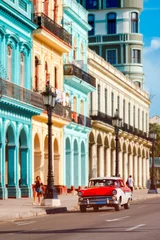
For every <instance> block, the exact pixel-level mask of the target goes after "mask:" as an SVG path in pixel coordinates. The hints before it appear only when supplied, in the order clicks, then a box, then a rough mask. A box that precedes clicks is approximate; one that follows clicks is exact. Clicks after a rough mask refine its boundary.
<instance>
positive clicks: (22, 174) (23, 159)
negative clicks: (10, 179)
mask: <svg viewBox="0 0 160 240" xmlns="http://www.w3.org/2000/svg"><path fill="white" fill-rule="evenodd" d="M29 169H30V166H29V163H28V142H27V136H26V132H25V130H24V129H22V130H21V132H20V135H19V163H18V170H19V171H18V172H19V176H18V179H19V185H20V187H21V196H22V197H27V196H29V195H30V194H29V191H28V177H29V176H28V175H29Z"/></svg>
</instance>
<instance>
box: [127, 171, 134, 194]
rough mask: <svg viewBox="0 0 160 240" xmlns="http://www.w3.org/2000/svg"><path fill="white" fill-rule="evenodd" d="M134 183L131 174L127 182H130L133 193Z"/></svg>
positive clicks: (129, 185)
mask: <svg viewBox="0 0 160 240" xmlns="http://www.w3.org/2000/svg"><path fill="white" fill-rule="evenodd" d="M133 183H134V180H133V178H132V176H131V175H130V176H129V178H128V179H127V184H128V187H129V188H130V189H131V192H132V193H133Z"/></svg>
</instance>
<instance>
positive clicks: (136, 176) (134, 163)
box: [133, 155, 138, 188]
mask: <svg viewBox="0 0 160 240" xmlns="http://www.w3.org/2000/svg"><path fill="white" fill-rule="evenodd" d="M133 158H134V161H133V165H134V167H133V168H134V169H133V180H134V187H135V188H138V172H137V164H138V160H137V155H134V157H133Z"/></svg>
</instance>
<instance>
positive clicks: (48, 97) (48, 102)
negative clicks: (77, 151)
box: [42, 81, 60, 206]
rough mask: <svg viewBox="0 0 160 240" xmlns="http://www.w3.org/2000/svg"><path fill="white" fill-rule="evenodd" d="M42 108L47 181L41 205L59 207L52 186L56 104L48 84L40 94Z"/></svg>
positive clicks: (48, 83)
mask: <svg viewBox="0 0 160 240" xmlns="http://www.w3.org/2000/svg"><path fill="white" fill-rule="evenodd" d="M42 98H43V103H44V106H45V107H46V110H47V115H48V122H47V125H48V179H47V187H46V191H45V194H44V199H43V201H42V205H45V206H60V200H59V199H58V196H57V192H56V189H55V186H54V176H53V164H52V112H53V109H54V107H55V104H56V93H55V92H52V89H51V86H50V82H49V81H48V82H47V84H46V89H45V91H44V92H42Z"/></svg>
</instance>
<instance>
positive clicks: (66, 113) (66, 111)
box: [53, 103, 71, 121]
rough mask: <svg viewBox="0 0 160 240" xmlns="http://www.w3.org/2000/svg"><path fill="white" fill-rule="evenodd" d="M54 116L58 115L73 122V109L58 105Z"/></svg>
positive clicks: (54, 110)
mask: <svg viewBox="0 0 160 240" xmlns="http://www.w3.org/2000/svg"><path fill="white" fill-rule="evenodd" d="M53 114H56V115H58V116H60V117H62V118H65V119H67V120H69V121H71V108H70V107H66V106H63V105H62V104H60V103H57V104H56V106H55V107H54V109H53Z"/></svg>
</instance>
